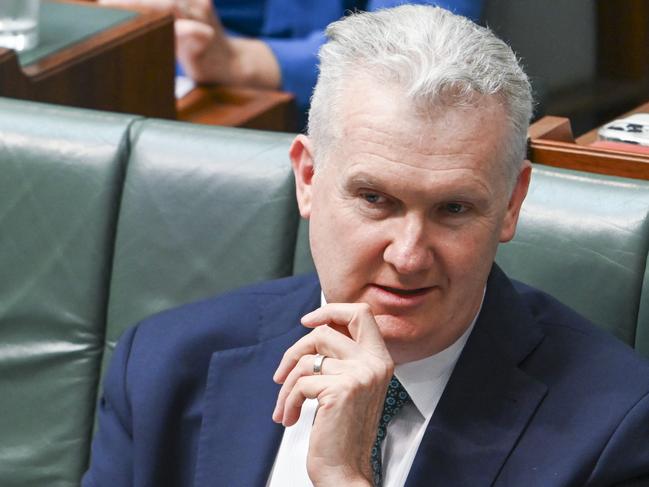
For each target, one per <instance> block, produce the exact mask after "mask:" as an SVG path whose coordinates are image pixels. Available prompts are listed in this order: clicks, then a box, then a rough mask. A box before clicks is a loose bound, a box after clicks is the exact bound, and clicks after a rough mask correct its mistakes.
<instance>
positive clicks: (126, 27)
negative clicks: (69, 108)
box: [20, 0, 174, 82]
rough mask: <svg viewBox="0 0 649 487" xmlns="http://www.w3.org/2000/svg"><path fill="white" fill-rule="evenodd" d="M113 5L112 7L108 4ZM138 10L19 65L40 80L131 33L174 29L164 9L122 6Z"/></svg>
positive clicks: (28, 75) (88, 5)
mask: <svg viewBox="0 0 649 487" xmlns="http://www.w3.org/2000/svg"><path fill="white" fill-rule="evenodd" d="M64 3H71V4H77V5H83V6H84V7H86V8H98V9H101V8H105V7H102V6H101V5H96V4H93V3H90V2H85V1H80V0H65V1H64ZM111 8H112V7H111ZM121 10H129V11H132V12H137V13H138V15H136V16H135V17H134V18H132V19H129V20H126V21H124V22H122V23H120V24H117V25H114V26H111V27H109V28H107V29H105V30H103V31H101V32H98V33H97V34H96V35H93V36H91V37H89V38H86V39H83V40H81V41H80V42H78V43H75V44H72V45H70V46H67V47H64V48H62V49H61V50H60V51H56V52H54V53H52V54H51V55H49V56H46V57H45V58H44V59H43V60H41V61H37V62H35V63H32V64H29V65H27V66H25V67H24V68H22V67H21V68H20V69H21V71H22V72H23V73H24V75H25V77H26V78H29V79H31V80H32V81H35V82H37V81H39V80H40V79H41V78H44V77H47V76H50V75H51V74H52V73H54V72H56V71H59V70H64V69H66V68H67V67H69V66H70V65H73V64H77V63H81V62H84V61H85V60H86V59H87V58H88V57H90V56H91V55H95V54H96V53H97V52H101V51H107V50H109V49H110V48H112V47H114V46H115V45H116V44H118V43H120V42H125V41H127V40H129V39H131V38H133V37H134V36H138V35H142V32H144V31H150V30H154V29H157V28H160V27H161V26H164V25H166V24H169V25H170V26H171V28H172V29H173V20H174V19H173V15H171V14H169V13H164V12H156V11H152V10H149V9H146V8H137V9H136V8H132V9H121Z"/></svg>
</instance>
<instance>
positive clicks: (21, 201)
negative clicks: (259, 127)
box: [0, 99, 649, 487]
mask: <svg viewBox="0 0 649 487" xmlns="http://www.w3.org/2000/svg"><path fill="white" fill-rule="evenodd" d="M290 140H291V136H289V135H286V134H277V133H263V132H257V131H249V130H248V131H247V130H239V129H226V128H214V127H203V126H194V125H187V124H182V123H177V122H161V121H156V120H147V119H141V118H134V117H129V116H123V115H113V114H106V113H100V112H92V111H84V110H76V109H69V108H62V107H52V106H46V105H39V104H32V103H28V102H20V101H14V100H6V99H0V269H2V279H0V390H1V391H2V394H0V437H1V438H2V440H1V441H0V485H2V486H3V487H12V486H26V485H48V486H72V485H77V484H78V481H79V478H80V476H81V473H82V471H83V470H84V469H85V467H86V462H87V458H88V452H89V445H90V437H91V434H92V425H93V416H94V405H95V399H96V395H97V391H98V387H99V382H100V377H101V371H102V369H103V365H102V363H103V364H105V363H106V361H107V360H108V359H109V356H110V350H111V349H112V346H113V345H114V343H115V340H116V339H117V338H118V336H119V334H120V333H121V332H122V331H123V330H124V329H125V327H127V326H129V325H131V324H133V323H135V322H136V321H138V320H139V319H141V318H143V317H144V316H146V315H149V314H151V313H154V312H157V311H160V310H162V309H165V308H168V307H172V306H175V305H177V304H180V303H183V302H187V301H191V300H195V299H199V298H202V297H206V296H209V295H211V294H214V293H218V292H221V291H224V290H226V289H230V288H234V287H238V286H240V285H243V284H246V283H249V282H252V281H258V280H262V279H270V278H275V277H280V276H285V275H289V274H291V273H299V272H305V271H307V270H309V269H312V263H311V261H310V256H309V252H308V246H307V238H306V230H307V228H306V227H307V226H306V225H305V224H304V222H300V221H299V219H298V214H297V209H296V204H295V200H294V196H293V180H292V176H291V173H290V167H289V163H288V158H287V155H286V154H287V149H288V146H289V143H290ZM648 214H649V183H647V182H642V181H633V180H624V179H620V178H608V177H604V176H598V175H591V174H584V173H577V172H570V171H562V170H558V169H553V168H544V167H541V166H537V167H535V170H534V180H533V185H532V188H531V191H530V195H529V197H528V201H527V202H526V204H525V206H524V211H523V214H522V217H521V224H520V228H519V232H518V234H517V237H516V239H515V240H514V241H513V242H512V243H510V244H507V245H504V246H502V247H501V250H500V251H499V254H498V261H499V262H500V263H501V265H502V266H503V267H504V268H505V269H506V270H507V271H508V272H509V273H510V274H511V275H512V276H513V277H517V278H521V279H523V280H526V281H528V282H529V283H531V284H534V285H537V286H538V287H541V288H542V289H545V290H547V291H549V292H551V293H553V294H555V295H556V296H557V297H559V298H560V299H562V300H564V301H565V302H566V303H568V304H569V305H571V306H573V307H575V308H577V309H578V310H579V311H581V312H582V313H584V314H585V315H587V316H588V317H590V318H591V319H593V320H594V321H595V322H597V323H599V324H601V325H602V326H605V327H607V328H609V329H610V330H611V331H613V332H614V333H616V334H617V335H618V336H619V337H620V338H622V339H623V340H625V341H627V342H628V343H629V344H631V345H633V346H635V347H636V349H637V350H639V351H640V352H642V353H644V354H645V355H647V356H649V271H648V268H647V255H648V249H649V215H648Z"/></svg>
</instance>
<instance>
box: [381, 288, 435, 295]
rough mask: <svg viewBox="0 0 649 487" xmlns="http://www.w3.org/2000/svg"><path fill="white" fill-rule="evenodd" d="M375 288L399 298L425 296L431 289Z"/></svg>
mask: <svg viewBox="0 0 649 487" xmlns="http://www.w3.org/2000/svg"><path fill="white" fill-rule="evenodd" d="M377 287H379V288H381V289H383V290H384V291H388V292H391V293H394V294H397V295H399V296H420V295H422V294H426V293H427V292H428V291H430V290H431V289H432V287H418V288H413V289H403V288H397V287H390V286H381V285H377Z"/></svg>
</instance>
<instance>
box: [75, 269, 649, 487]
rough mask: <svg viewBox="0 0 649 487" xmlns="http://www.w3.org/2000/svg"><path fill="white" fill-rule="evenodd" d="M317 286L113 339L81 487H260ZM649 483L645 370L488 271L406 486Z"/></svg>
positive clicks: (217, 303) (241, 297)
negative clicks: (286, 364) (278, 402)
mask: <svg viewBox="0 0 649 487" xmlns="http://www.w3.org/2000/svg"><path fill="white" fill-rule="evenodd" d="M319 301H320V287H319V284H318V282H317V279H316V278H315V276H308V277H299V278H288V279H284V280H280V281H273V282H268V283H264V284H261V285H257V286H253V287H250V288H246V289H243V290H240V291H236V292H233V293H230V294H227V295H224V296H222V297H218V298H215V299H212V300H208V301H204V302H201V303H198V304H192V305H189V306H185V307H182V308H179V309H175V310H172V311H168V312H165V313H163V314H160V315H158V316H155V317H153V318H150V319H148V320H146V321H144V322H143V323H141V324H139V325H138V326H137V327H135V328H133V329H131V330H130V331H128V332H127V333H125V335H124V336H123V337H122V339H121V340H120V343H119V345H118V347H117V349H116V351H115V355H114V357H113V360H112V364H111V366H110V369H109V371H108V373H107V376H106V380H105V383H104V395H103V397H102V399H101V400H100V409H99V430H98V432H97V434H96V436H95V440H94V442H93V449H92V458H91V466H90V469H89V471H88V472H87V474H86V476H85V477H84V481H83V485H84V486H110V487H114V486H120V487H125V486H138V487H144V486H150V487H162V486H183V487H186V486H192V485H193V486H196V487H207V486H227V487H233V486H242V487H250V486H264V485H265V483H266V480H267V477H268V474H269V471H270V469H271V466H272V464H273V461H274V458H275V455H276V452H277V449H278V447H279V442H280V440H281V437H282V431H283V429H282V427H281V426H278V425H276V424H275V423H273V422H272V420H271V413H272V411H273V407H274V404H275V399H276V396H277V392H278V386H277V385H276V384H274V383H273V381H272V379H271V377H272V374H273V372H274V371H275V369H276V367H277V365H278V363H279V361H280V358H281V356H282V353H283V352H284V350H286V349H287V348H288V347H289V346H290V345H291V344H293V343H294V342H295V341H296V340H297V339H298V338H299V337H301V336H302V335H304V334H305V333H306V332H307V330H306V329H304V328H303V327H302V326H301V325H300V324H299V320H300V317H301V316H302V315H304V314H305V313H307V312H308V311H310V310H312V309H314V308H316V307H317V306H319ZM631 479H636V480H635V481H634V482H635V483H630V484H625V485H649V482H648V479H649V364H648V363H647V362H645V361H644V360H643V359H641V358H639V357H638V356H636V355H635V353H634V352H633V351H632V350H631V349H629V348H628V347H627V346H626V345H623V344H622V343H620V342H618V341H617V340H615V339H613V338H612V337H610V336H609V335H607V334H606V333H605V332H603V331H600V330H598V329H597V328H596V327H594V326H593V325H591V324H590V323H588V322H587V321H586V320H584V319H583V318H581V317H580V316H578V315H577V314H575V313H574V312H572V311H571V310H569V309H568V308H566V307H565V306H563V305H561V304H560V303H558V302H557V301H555V300H554V299H552V298H551V297H549V296H547V295H545V294H543V293H541V292H539V291H537V290H534V289H531V288H529V287H527V286H524V285H519V284H512V283H511V282H510V281H509V279H508V278H507V277H506V276H505V275H504V274H503V273H502V272H501V271H500V270H499V269H498V268H497V267H496V266H494V269H493V271H492V273H491V275H490V277H489V282H488V285H487V292H486V296H485V301H484V305H483V309H482V311H481V313H480V316H479V318H478V321H477V323H476V326H475V328H474V330H473V332H472V334H471V336H470V337H469V340H468V342H467V344H466V347H465V349H464V351H463V352H462V354H461V356H460V358H459V360H458V362H457V365H456V367H455V370H454V371H453V374H452V376H451V378H450V380H449V382H448V385H447V387H446V389H445V391H444V394H443V396H442V398H441V400H440V402H439V405H438V406H437V409H436V411H435V414H434V415H433V417H432V419H431V421H430V423H429V426H428V429H427V431H426V434H425V436H424V439H423V441H422V443H421V446H420V448H419V450H418V453H417V455H416V458H415V460H414V463H413V466H412V468H411V471H410V474H409V477H408V481H407V484H406V485H408V486H429V485H440V486H445V487H449V486H470V487H476V486H489V485H496V486H514V487H520V486H525V487H531V486H542V487H552V486H582V485H589V486H610V485H617V484H618V483H621V482H623V481H628V480H631Z"/></svg>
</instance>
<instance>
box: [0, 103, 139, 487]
mask: <svg viewBox="0 0 649 487" xmlns="http://www.w3.org/2000/svg"><path fill="white" fill-rule="evenodd" d="M131 121H132V118H131V117H127V116H117V115H110V114H100V113H92V112H79V111H61V110H58V109H54V108H49V107H46V106H40V105H29V104H25V103H20V102H13V101H9V100H2V101H1V103H0V235H1V236H0V242H1V244H0V269H1V274H2V278H0V391H1V392H0V485H1V486H3V487H13V486H20V487H25V486H72V485H78V479H79V476H80V475H81V473H82V472H83V470H84V469H85V468H86V462H87V457H88V448H89V445H90V443H89V439H90V438H89V435H90V432H91V427H92V423H93V415H94V402H95V396H96V388H97V379H98V370H99V365H100V360H101V356H102V344H103V340H104V332H105V326H106V319H105V315H106V305H107V299H108V286H109V283H110V260H111V255H112V248H113V240H114V231H115V228H114V227H115V222H116V219H117V212H118V202H119V194H120V192H121V186H122V179H123V173H124V168H125V164H126V157H127V155H128V154H127V150H126V149H127V146H128V126H129V124H130V122H131Z"/></svg>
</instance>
